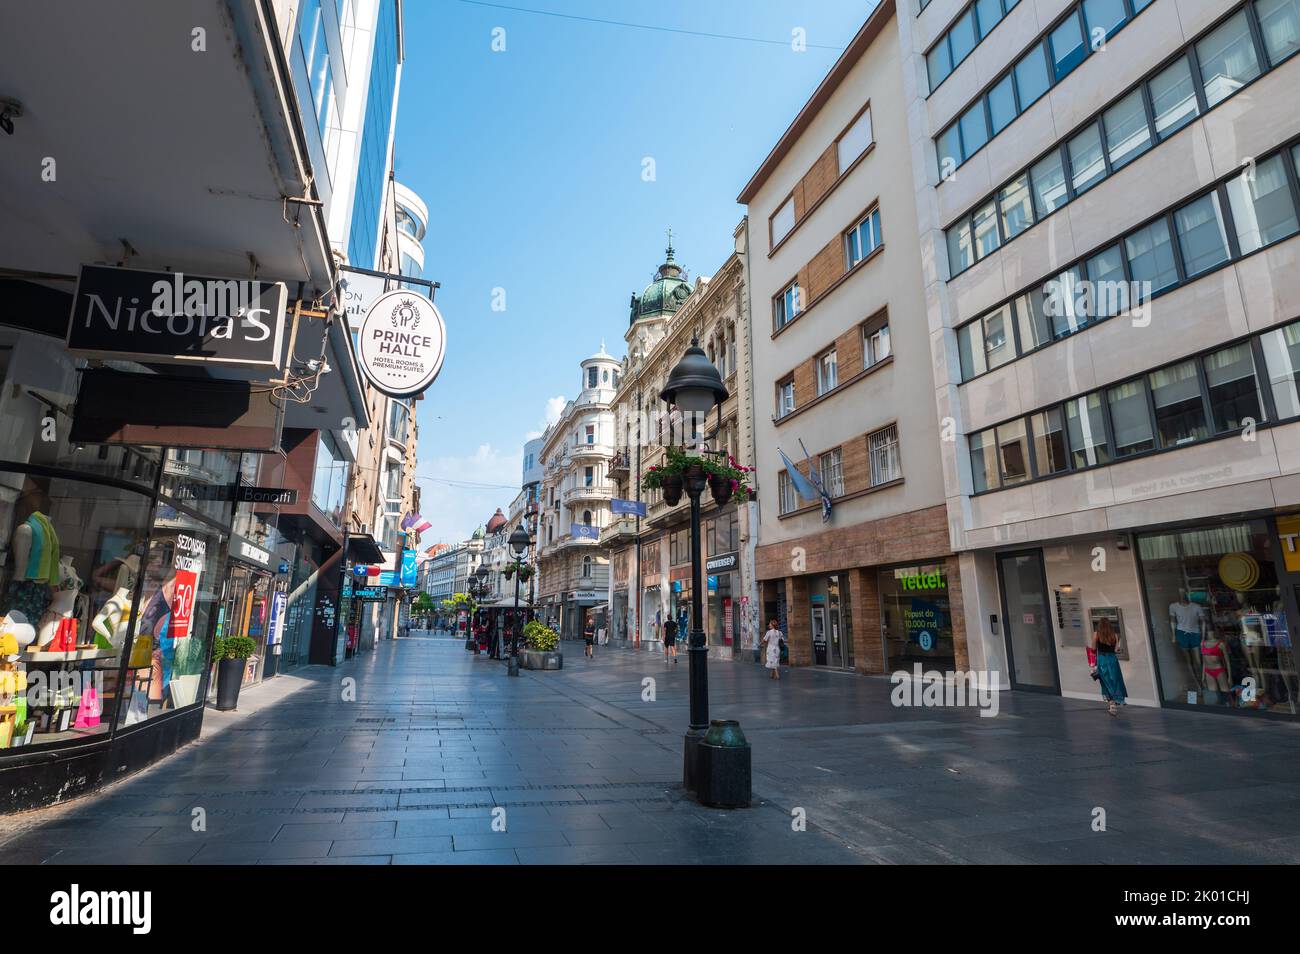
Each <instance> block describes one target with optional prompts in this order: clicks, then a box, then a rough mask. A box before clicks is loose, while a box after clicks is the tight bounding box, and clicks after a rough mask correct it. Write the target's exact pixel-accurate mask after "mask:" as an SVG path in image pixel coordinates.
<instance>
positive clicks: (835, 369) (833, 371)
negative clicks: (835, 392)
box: [817, 348, 840, 397]
mask: <svg viewBox="0 0 1300 954" xmlns="http://www.w3.org/2000/svg"><path fill="white" fill-rule="evenodd" d="M839 383H840V381H839V366H838V365H837V363H836V357H835V349H834V348H832V349H831V350H830V351H827V352H826V353H824V354H823V355H822V356H821V357H819V358H818V359H817V394H818V396H819V397H820V396H821V395H823V394H825V393H826V392H827V391H830V390H831V389H832V388H834V387H835V386H836V385H838V384H839Z"/></svg>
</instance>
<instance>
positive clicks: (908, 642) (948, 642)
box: [879, 564, 956, 672]
mask: <svg viewBox="0 0 1300 954" xmlns="http://www.w3.org/2000/svg"><path fill="white" fill-rule="evenodd" d="M879 586H880V622H881V626H882V628H883V630H884V638H885V655H886V657H887V658H888V660H889V670H890V671H891V672H894V671H898V670H904V671H908V672H910V671H911V669H912V667H913V666H914V665H916V664H918V663H919V664H920V666H921V668H922V670H923V671H927V672H928V671H930V670H938V671H945V672H946V671H952V670H955V669H956V654H955V651H954V649H953V636H952V612H951V609H950V606H949V603H948V574H947V571H946V569H945V568H944V567H943V566H942V565H938V564H936V565H927V566H903V567H895V568H894V569H892V570H881V571H880V577H879Z"/></svg>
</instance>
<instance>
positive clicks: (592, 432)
mask: <svg viewBox="0 0 1300 954" xmlns="http://www.w3.org/2000/svg"><path fill="white" fill-rule="evenodd" d="M587 443H588V444H589V445H590V444H594V443H596V425H595V424H588V425H587Z"/></svg>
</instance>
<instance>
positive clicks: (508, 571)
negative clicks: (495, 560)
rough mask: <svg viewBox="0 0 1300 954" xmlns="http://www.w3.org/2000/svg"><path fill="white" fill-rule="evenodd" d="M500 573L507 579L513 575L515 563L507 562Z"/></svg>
mask: <svg viewBox="0 0 1300 954" xmlns="http://www.w3.org/2000/svg"><path fill="white" fill-rule="evenodd" d="M501 575H502V576H504V577H505V578H506V579H507V580H508V579H510V578H511V577H512V576H514V575H515V565H514V564H513V563H507V564H506V565H505V567H504V568H503V569H502V570H501ZM520 579H523V577H520Z"/></svg>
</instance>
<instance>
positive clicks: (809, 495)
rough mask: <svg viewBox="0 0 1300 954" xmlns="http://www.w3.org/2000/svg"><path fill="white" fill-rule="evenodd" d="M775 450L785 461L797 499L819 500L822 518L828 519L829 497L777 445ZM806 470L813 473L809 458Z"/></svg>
mask: <svg viewBox="0 0 1300 954" xmlns="http://www.w3.org/2000/svg"><path fill="white" fill-rule="evenodd" d="M776 452H777V453H778V454H780V455H781V460H783V461H784V462H785V469H786V472H787V473H788V474H789V475H790V483H791V484H792V485H793V486H794V492H795V493H796V494H798V495H799V499H801V500H819V501H821V505H822V520H827V519H829V518H830V509H831V501H830V498H829V497H827V496H826V494H824V493H823V492H822V491H821V489H820V488H819V487H818V486H817V484H815V483H813V481H811V480H809V479H808V478H807V477H806V476H805V475H804V473H803V471H801V470H800V469H799V468H798V467H796V466H795V465H794V461H792V460H790V458H789V457H786V456H785V451H783V450H781V449H780V448H779V447H778V448H777V450H776ZM808 472H809V473H814V468H813V467H812V462H811V460H810V461H809V466H808Z"/></svg>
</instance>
